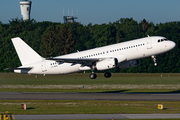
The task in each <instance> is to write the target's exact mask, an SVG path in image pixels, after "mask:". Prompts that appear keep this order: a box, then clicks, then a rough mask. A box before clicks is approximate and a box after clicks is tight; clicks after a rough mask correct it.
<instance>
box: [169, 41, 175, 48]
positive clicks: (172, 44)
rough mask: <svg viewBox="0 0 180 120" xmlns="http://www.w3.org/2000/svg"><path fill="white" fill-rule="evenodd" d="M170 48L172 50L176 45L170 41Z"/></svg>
mask: <svg viewBox="0 0 180 120" xmlns="http://www.w3.org/2000/svg"><path fill="white" fill-rule="evenodd" d="M170 46H171V47H172V49H173V48H175V46H176V43H175V42H173V41H171V45H170Z"/></svg>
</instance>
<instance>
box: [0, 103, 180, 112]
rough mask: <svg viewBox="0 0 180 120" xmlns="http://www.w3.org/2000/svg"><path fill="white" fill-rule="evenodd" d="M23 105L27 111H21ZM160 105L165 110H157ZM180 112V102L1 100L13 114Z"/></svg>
mask: <svg viewBox="0 0 180 120" xmlns="http://www.w3.org/2000/svg"><path fill="white" fill-rule="evenodd" d="M21 103H25V104H26V107H27V110H22V109H21ZM158 104H163V106H164V110H159V109H157V106H158ZM179 110H180V102H179V101H173V102H167V101H106V100H105V101H88V100H0V111H1V112H2V111H4V112H5V111H8V112H9V113H11V114H136V113H138V114H146V113H161V114H165V113H179Z"/></svg>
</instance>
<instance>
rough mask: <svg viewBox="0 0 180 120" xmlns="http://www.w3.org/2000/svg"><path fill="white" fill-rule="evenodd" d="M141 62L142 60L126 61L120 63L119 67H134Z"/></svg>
mask: <svg viewBox="0 0 180 120" xmlns="http://www.w3.org/2000/svg"><path fill="white" fill-rule="evenodd" d="M139 64H140V60H131V61H125V62H122V63H119V68H120V69H126V68H132V67H136V66H138V65H139Z"/></svg>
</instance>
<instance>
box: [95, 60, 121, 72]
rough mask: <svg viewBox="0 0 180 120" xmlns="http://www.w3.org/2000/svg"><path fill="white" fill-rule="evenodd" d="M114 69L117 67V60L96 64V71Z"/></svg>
mask: <svg viewBox="0 0 180 120" xmlns="http://www.w3.org/2000/svg"><path fill="white" fill-rule="evenodd" d="M115 67H118V60H117V58H109V59H105V60H102V61H100V62H97V63H96V69H97V70H108V69H111V68H115Z"/></svg>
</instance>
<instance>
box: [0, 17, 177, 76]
mask: <svg viewBox="0 0 180 120" xmlns="http://www.w3.org/2000/svg"><path fill="white" fill-rule="evenodd" d="M147 35H149V36H164V37H166V38H167V39H169V40H172V41H174V42H175V43H176V47H175V48H174V49H173V50H172V51H170V52H168V53H165V54H162V55H158V56H157V62H158V66H157V67H154V63H153V60H152V59H151V58H145V59H141V60H140V66H138V67H134V68H130V69H123V70H121V71H120V72H128V73H129V72H132V73H168V72H172V73H178V72H180V56H179V39H180V22H167V23H160V24H156V25H155V24H153V23H152V22H148V21H146V20H145V19H143V20H142V21H140V22H137V21H135V20H133V18H120V19H119V20H117V21H115V22H113V23H111V22H109V23H108V24H100V25H99V24H94V25H92V24H91V23H89V24H88V25H83V24H81V23H78V22H74V23H68V24H65V23H60V22H59V23H58V22H56V23H55V22H48V21H43V22H36V21H35V20H34V19H33V20H29V21H25V22H24V21H22V20H20V19H12V20H10V21H9V23H8V24H3V23H2V22H0V55H1V56H0V72H7V71H5V70H4V69H5V68H13V67H17V66H21V63H20V61H19V58H18V56H17V54H16V51H15V49H14V46H13V44H12V42H11V38H14V37H17V36H18V37H20V38H22V39H23V40H24V41H25V42H26V43H27V44H28V45H29V46H31V47H32V48H33V49H34V50H35V51H37V52H38V53H39V54H40V55H41V56H42V57H45V58H46V57H54V56H59V55H64V54H68V53H72V52H76V51H77V50H78V51H82V50H87V49H91V48H96V47H101V46H105V45H110V44H115V43H120V42H124V41H128V40H132V39H137V38H142V37H146V36H147ZM111 72H117V70H116V69H112V70H111Z"/></svg>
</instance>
